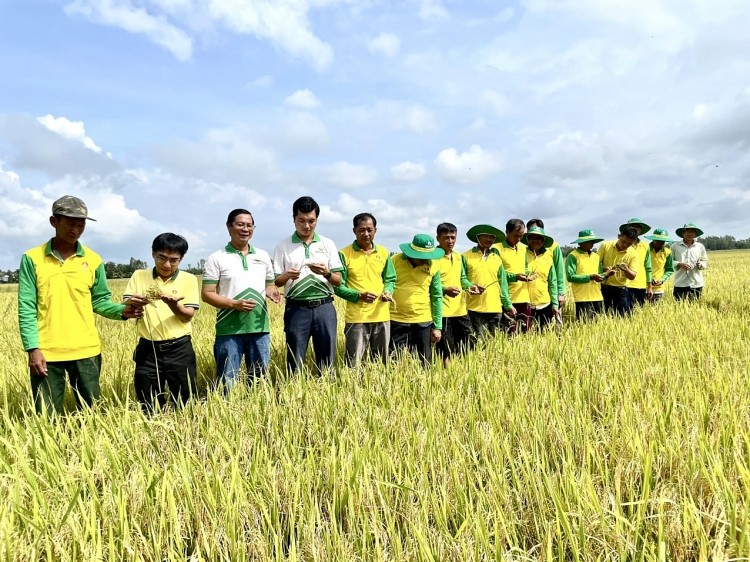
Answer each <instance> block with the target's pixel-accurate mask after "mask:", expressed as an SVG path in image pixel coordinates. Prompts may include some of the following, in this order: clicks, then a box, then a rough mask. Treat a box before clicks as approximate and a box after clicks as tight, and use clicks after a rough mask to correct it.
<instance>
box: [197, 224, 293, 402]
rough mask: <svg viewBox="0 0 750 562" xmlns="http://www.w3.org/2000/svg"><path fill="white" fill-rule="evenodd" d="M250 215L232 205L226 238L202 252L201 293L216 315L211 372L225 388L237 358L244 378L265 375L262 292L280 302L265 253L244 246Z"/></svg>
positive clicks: (267, 351) (267, 353)
mask: <svg viewBox="0 0 750 562" xmlns="http://www.w3.org/2000/svg"><path fill="white" fill-rule="evenodd" d="M254 230H255V219H253V215H252V214H251V213H250V211H247V210H245V209H234V210H233V211H232V212H231V213H229V216H228V217H227V231H228V232H229V243H228V244H227V245H226V246H225V247H224V248H222V249H221V250H219V251H217V252H214V253H213V254H211V255H210V256H208V260H206V265H205V272H204V274H203V287H202V289H201V296H202V297H203V300H204V301H205V302H207V303H208V304H210V305H212V306H215V307H216V308H218V309H219V311H218V313H217V314H216V342H215V343H214V357H215V359H216V377H217V379H218V381H219V382H220V383H223V384H224V387H225V389H226V390H230V389H231V388H232V387H233V386H234V385H235V384H236V382H237V375H238V374H239V371H240V365H241V363H242V357H243V356H244V357H245V366H246V367H247V372H248V375H249V376H250V381H253V380H254V379H255V378H256V377H258V376H261V375H263V374H265V373H266V372H267V371H268V364H269V362H270V360H271V335H270V325H269V321H268V307H267V305H266V296H268V298H269V299H271V300H272V301H274V302H276V303H280V302H281V296H280V295H279V293H278V291H277V289H276V287H275V285H274V284H273V278H274V275H273V266H272V265H271V258H270V256H269V255H268V253H267V252H265V251H264V250H261V249H260V248H254V247H253V246H252V245H250V238H252V237H253V231H254Z"/></svg>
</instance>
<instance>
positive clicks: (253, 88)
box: [0, 0, 750, 268]
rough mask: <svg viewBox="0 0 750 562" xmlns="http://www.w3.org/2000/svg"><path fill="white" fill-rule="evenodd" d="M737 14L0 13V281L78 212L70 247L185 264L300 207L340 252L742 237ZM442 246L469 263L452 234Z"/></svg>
mask: <svg viewBox="0 0 750 562" xmlns="http://www.w3.org/2000/svg"><path fill="white" fill-rule="evenodd" d="M749 27H750V5H749V4H748V3H747V2H745V1H740V0H716V1H712V2H708V1H697V0H679V1H676V0H675V1H672V0H627V1H626V0H611V1H608V2H602V1H601V0H524V1H518V2H507V3H506V2H502V1H494V2H489V1H481V0H473V1H471V2H469V1H451V0H443V1H440V0H401V1H399V2H385V1H383V2H381V1H376V0H275V1H269V0H252V1H251V0H67V1H59V2H56V1H42V0H4V2H3V3H2V6H1V7H0V68H2V69H3V70H2V72H3V85H2V87H1V88H0V196H2V200H3V202H4V204H5V209H6V212H5V213H4V214H3V216H2V217H1V218H0V238H2V241H3V243H2V245H0V268H15V267H17V264H18V263H19V260H20V255H21V253H22V252H23V251H24V250H26V249H27V248H29V247H31V246H33V245H36V244H38V243H41V242H42V241H44V240H45V239H47V238H48V237H49V236H51V234H52V231H51V228H50V226H49V223H48V217H49V213H50V207H51V203H52V201H54V200H55V199H56V198H57V197H59V196H61V195H64V194H74V195H78V196H80V197H81V198H83V199H84V200H85V201H86V202H87V204H88V206H89V209H90V213H91V215H92V216H93V217H95V218H97V219H99V220H98V222H96V223H90V224H89V226H88V229H87V231H86V233H85V235H84V238H83V241H84V243H86V244H88V245H90V246H91V247H92V248H94V249H95V250H97V251H98V252H99V253H100V254H102V256H103V257H104V259H105V261H110V260H111V261H127V260H128V259H129V258H130V257H131V256H133V257H138V258H141V259H146V258H148V257H149V253H150V252H149V248H150V243H151V240H152V239H153V238H154V236H156V235H157V234H159V233H161V232H165V231H172V232H177V233H180V234H183V235H185V236H186V237H187V239H188V241H189V242H190V251H189V252H188V255H187V257H186V261H187V262H192V263H196V262H197V261H198V260H199V259H200V258H202V257H206V256H207V255H208V254H210V253H211V252H212V251H214V250H215V249H217V248H219V247H221V246H223V245H224V244H225V243H226V240H227V234H226V230H225V227H224V222H225V219H226V215H227V214H228V212H229V211H230V210H232V209H234V208H236V207H244V208H247V209H249V210H251V211H252V212H253V214H254V216H255V219H256V223H257V224H258V229H257V230H256V232H255V235H254V239H253V242H254V244H255V245H257V246H258V247H261V248H264V249H267V250H268V251H269V252H270V251H272V250H273V247H274V246H275V244H276V243H277V242H278V240H279V239H281V238H282V237H283V236H285V235H288V234H290V233H291V231H292V228H293V227H292V221H291V204H292V202H293V201H294V199H295V198H297V197H298V196H300V195H312V196H313V197H315V198H316V199H317V200H318V202H319V203H320V204H321V207H322V213H321V216H320V221H319V227H318V230H319V232H320V233H322V234H324V235H327V236H329V237H331V238H333V239H334V240H335V241H336V242H337V244H338V245H339V246H343V245H345V244H347V243H349V242H350V241H351V239H352V235H351V217H352V216H353V215H354V214H356V213H359V212H362V211H368V212H372V213H373V214H375V216H376V217H377V218H378V221H379V232H378V241H380V242H381V243H382V244H384V245H386V246H387V247H389V248H390V249H392V250H396V249H397V246H398V244H399V243H401V242H405V241H408V240H410V239H411V237H412V236H413V235H414V234H415V233H417V232H428V233H434V231H435V227H436V225H437V224H438V223H439V222H442V221H450V222H453V223H455V224H456V225H458V227H459V229H460V230H461V232H462V233H463V232H465V231H466V230H467V229H468V228H469V227H471V226H472V225H474V224H477V223H485V222H488V223H491V224H494V225H496V226H498V227H503V225H504V224H505V222H506V221H507V220H508V219H510V218H516V217H517V218H521V219H524V220H525V219H529V218H532V217H541V218H543V219H544V220H545V223H546V225H547V231H548V233H550V234H551V235H552V236H554V237H555V238H556V239H557V240H558V241H559V242H561V243H563V244H565V243H569V242H570V241H571V240H573V239H574V238H575V237H576V234H577V232H578V230H580V229H583V228H593V229H595V230H596V231H597V233H599V234H600V235H603V236H605V237H611V236H614V235H615V233H616V231H617V227H618V225H619V224H621V223H623V222H625V221H626V220H627V219H629V218H631V217H640V218H641V219H643V220H644V221H646V222H647V223H649V224H650V225H651V226H652V227H662V228H666V229H668V230H669V231H670V232H673V231H674V229H675V228H677V227H678V226H681V225H682V224H683V223H685V222H696V223H697V224H699V225H700V226H701V227H702V228H703V229H704V230H705V231H706V233H707V234H732V235H734V236H736V237H738V238H745V237H748V236H750V227H748V224H747V217H748V216H749V215H750V189H749V186H748V178H750V151H748V144H750V59H748V58H747V56H746V53H748V52H750V36H748V34H747V32H746V29H747V28H749ZM460 240H461V244H462V248H463V249H465V248H468V246H469V242H468V240H465V239H464V237H463V235H462V236H461V237H460Z"/></svg>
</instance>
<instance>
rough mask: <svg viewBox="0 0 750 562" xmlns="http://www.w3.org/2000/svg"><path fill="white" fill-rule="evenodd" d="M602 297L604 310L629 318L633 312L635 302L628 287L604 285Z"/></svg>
mask: <svg viewBox="0 0 750 562" xmlns="http://www.w3.org/2000/svg"><path fill="white" fill-rule="evenodd" d="M602 296H603V297H604V309H605V310H606V311H607V312H613V313H614V314H616V315H617V316H627V315H628V314H630V312H631V311H632V310H633V301H632V300H631V299H630V291H629V290H628V289H627V287H611V286H609V285H602Z"/></svg>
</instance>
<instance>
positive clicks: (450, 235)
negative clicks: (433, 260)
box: [437, 232, 457, 254]
mask: <svg viewBox="0 0 750 562" xmlns="http://www.w3.org/2000/svg"><path fill="white" fill-rule="evenodd" d="M456 234H457V233H456V232H441V233H440V234H438V235H437V243H438V246H440V247H441V248H442V249H443V250H445V253H446V254H450V253H451V252H452V251H453V248H454V246H455V245H456Z"/></svg>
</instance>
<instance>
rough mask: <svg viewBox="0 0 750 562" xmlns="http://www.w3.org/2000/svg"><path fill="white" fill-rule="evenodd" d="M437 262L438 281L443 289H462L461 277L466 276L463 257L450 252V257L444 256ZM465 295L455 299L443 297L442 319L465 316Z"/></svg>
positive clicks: (462, 294)
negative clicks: (438, 266) (438, 264)
mask: <svg viewBox="0 0 750 562" xmlns="http://www.w3.org/2000/svg"><path fill="white" fill-rule="evenodd" d="M437 261H438V262H439V263H440V281H441V282H442V283H443V288H445V287H458V288H459V289H463V286H462V283H461V277H462V276H465V275H466V272H465V271H464V259H463V256H462V255H461V254H459V253H457V252H451V254H450V255H445V256H443V257H442V258H440V259H439V260H437ZM462 274H463V275H462ZM465 295H466V293H464V292H463V291H461V294H460V295H458V296H457V297H449V296H448V295H445V294H444V295H443V318H449V317H451V318H452V317H455V316H466V314H467V312H466V296H465Z"/></svg>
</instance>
